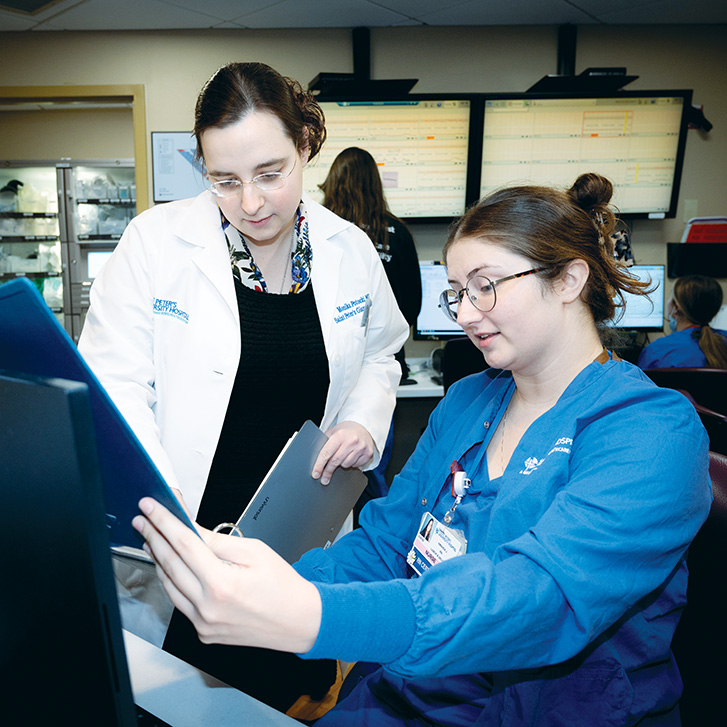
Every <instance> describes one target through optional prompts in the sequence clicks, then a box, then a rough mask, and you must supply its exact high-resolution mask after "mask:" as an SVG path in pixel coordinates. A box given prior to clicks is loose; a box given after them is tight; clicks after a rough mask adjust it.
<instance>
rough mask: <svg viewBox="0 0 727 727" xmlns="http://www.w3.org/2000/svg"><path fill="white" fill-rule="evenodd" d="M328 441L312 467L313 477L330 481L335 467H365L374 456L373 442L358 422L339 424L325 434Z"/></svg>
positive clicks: (325, 481)
mask: <svg viewBox="0 0 727 727" xmlns="http://www.w3.org/2000/svg"><path fill="white" fill-rule="evenodd" d="M326 435H327V436H328V441H327V442H326V444H325V445H324V447H323V449H322V450H321V451H320V454H319V455H318V459H317V460H316V462H315V464H314V465H313V477H315V478H316V479H317V478H318V477H320V478H321V484H324V485H327V484H328V483H329V482H330V481H331V477H332V476H333V473H334V472H335V471H336V468H337V467H346V468H352V467H365V466H366V465H367V464H368V463H369V462H370V461H371V458H372V457H373V456H374V440H373V438H372V437H371V435H370V434H369V433H368V430H367V429H366V428H365V427H364V426H362V425H361V424H359V423H358V422H341V423H340V424H336V426H335V427H331V428H330V429H329V430H328V431H327V432H326Z"/></svg>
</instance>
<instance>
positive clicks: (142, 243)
mask: <svg viewBox="0 0 727 727" xmlns="http://www.w3.org/2000/svg"><path fill="white" fill-rule="evenodd" d="M154 212H155V211H154V210H153V209H152V210H149V211H148V212H146V213H143V214H142V215H140V216H139V217H137V218H136V219H135V220H133V221H132V222H131V224H130V225H129V226H128V227H127V229H126V231H125V232H124V234H123V236H122V238H121V240H120V241H119V244H118V245H117V247H116V249H115V250H114V252H113V254H112V255H111V257H110V258H109V260H108V261H107V262H106V264H105V265H104V267H103V269H102V270H101V272H100V273H99V275H98V277H97V278H96V280H95V281H94V284H93V286H92V287H91V307H90V309H89V312H88V315H87V317H86V321H85V323H84V326H83V331H82V333H81V337H80V340H79V343H78V347H79V351H80V352H81V354H82V356H83V357H84V359H85V360H86V362H87V363H88V365H89V366H90V367H91V370H92V371H93V372H94V374H95V375H96V376H97V378H98V379H99V381H100V382H101V384H102V385H103V387H104V388H105V389H106V391H107V393H108V394H109V396H110V397H111V399H112V400H113V402H114V403H115V404H116V406H117V407H118V408H119V410H120V411H121V413H122V414H123V416H124V417H125V419H126V421H127V422H128V423H129V425H130V426H131V428H132V429H133V430H134V432H135V434H136V436H137V437H138V438H139V440H140V441H141V443H142V445H143V446H144V448H145V449H146V451H147V453H148V454H149V456H150V457H151V459H152V460H153V461H154V463H155V464H156V466H157V468H158V469H159V471H160V472H161V474H162V476H163V477H164V479H165V480H166V482H167V484H168V485H169V486H170V487H177V488H178V487H179V484H178V482H177V478H176V476H175V474H174V468H173V467H172V463H171V461H170V459H169V457H168V455H167V453H166V452H165V451H164V448H163V447H162V444H161V439H160V433H159V428H158V426H157V424H156V422H155V417H154V408H155V405H156V390H155V387H154V383H155V365H154V321H153V307H154V292H153V290H154V288H153V280H154V273H155V269H156V259H155V258H156V257H157V255H158V245H157V244H154V243H155V242H156V241H155V240H154V239H152V238H153V237H157V235H158V236H162V235H163V234H164V230H163V227H164V223H163V222H162V220H160V215H156V219H155V220H154V221H153V223H152V224H148V222H149V220H148V219H147V218H148V215H150V214H152V213H154ZM158 239H159V238H158V237H157V241H158Z"/></svg>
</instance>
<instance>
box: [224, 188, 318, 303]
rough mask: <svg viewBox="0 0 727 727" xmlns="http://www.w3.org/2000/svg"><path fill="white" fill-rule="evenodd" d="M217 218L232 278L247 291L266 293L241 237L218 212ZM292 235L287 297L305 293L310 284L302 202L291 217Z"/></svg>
mask: <svg viewBox="0 0 727 727" xmlns="http://www.w3.org/2000/svg"><path fill="white" fill-rule="evenodd" d="M220 217H221V218H222V230H223V232H224V233H225V238H226V239H227V249H228V250H229V253H230V264H231V265H232V274H233V275H234V276H235V277H236V278H237V279H238V280H239V281H240V282H241V283H242V284H243V285H245V286H247V287H248V288H252V289H253V290H258V291H262V292H265V293H269V292H270V291H269V289H268V284H267V283H266V282H265V278H263V274H262V271H261V270H260V268H259V267H258V266H257V265H256V264H255V260H254V259H253V256H252V253H251V252H250V248H249V247H248V244H247V241H246V240H245V238H244V237H243V236H242V233H241V232H240V231H239V230H238V229H237V228H235V227H233V226H232V225H231V224H230V223H229V221H228V220H227V218H226V217H225V216H224V214H223V213H222V210H220ZM293 232H294V239H293V245H292V251H291V271H292V274H293V284H292V285H291V286H290V289H289V290H288V293H300V292H301V291H302V290H305V288H306V287H307V285H308V283H309V282H310V272H311V262H312V260H313V252H312V250H311V244H310V237H309V235H308V212H307V210H306V208H305V204H304V203H303V202H302V201H301V203H300V205H299V206H298V209H297V210H296V213H295V222H294V224H293Z"/></svg>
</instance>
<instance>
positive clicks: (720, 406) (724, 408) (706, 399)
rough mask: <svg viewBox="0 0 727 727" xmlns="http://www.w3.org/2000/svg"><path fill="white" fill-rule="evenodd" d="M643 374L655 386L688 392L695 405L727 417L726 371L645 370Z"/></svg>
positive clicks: (687, 369) (696, 369)
mask: <svg viewBox="0 0 727 727" xmlns="http://www.w3.org/2000/svg"><path fill="white" fill-rule="evenodd" d="M644 373H645V374H646V375H647V376H648V377H649V378H650V379H651V380H652V381H653V382H654V383H655V384H656V385H657V386H662V387H664V388H666V389H683V390H684V391H688V392H689V393H690V394H691V396H692V398H693V399H694V401H696V402H697V404H700V405H701V406H704V407H707V408H708V409H711V410H712V411H715V412H719V413H720V414H724V415H726V416H727V369H708V368H671V369H645V370H644Z"/></svg>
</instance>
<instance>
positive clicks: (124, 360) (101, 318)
mask: <svg viewBox="0 0 727 727" xmlns="http://www.w3.org/2000/svg"><path fill="white" fill-rule="evenodd" d="M305 204H306V207H307V210H308V215H309V232H310V240H311V246H312V251H313V262H312V271H311V284H312V285H313V290H314V293H315V298H316V306H317V309H318V314H319V317H320V322H321V330H322V333H323V340H324V343H325V346H326V353H327V355H328V363H329V376H330V387H329V391H328V398H327V401H326V407H325V412H324V417H323V421H322V422H321V428H322V429H323V430H326V429H328V428H329V427H331V426H333V425H334V424H336V423H337V422H340V421H347V420H350V421H356V422H358V423H360V424H361V425H363V426H364V427H365V428H366V429H367V431H368V432H369V433H370V434H371V436H372V438H373V440H374V443H375V445H376V449H377V452H376V454H375V457H374V462H373V463H372V464H371V466H375V465H376V464H377V462H378V459H379V456H380V455H379V453H380V452H382V451H383V447H384V443H385V441H386V435H387V433H388V429H389V423H390V420H391V414H392V412H393V409H394V405H395V402H396V388H397V384H398V381H399V377H400V368H399V364H398V363H397V362H396V361H395V360H394V358H393V354H394V352H396V351H398V350H399V349H400V348H401V346H402V345H403V343H404V341H405V340H406V338H407V335H408V326H407V324H406V321H405V320H404V317H403V316H402V315H401V313H400V311H399V308H398V307H397V304H396V301H395V299H394V295H393V293H392V292H391V288H390V286H389V284H388V281H387V279H386V275H385V273H384V269H383V267H382V265H381V262H380V260H379V257H378V255H377V253H376V250H375V249H374V246H373V245H372V244H371V241H370V240H369V239H368V237H367V236H366V235H365V234H364V233H363V232H362V231H361V230H360V229H359V228H358V227H356V226H354V225H352V224H351V223H349V222H346V221H345V220H342V219H341V218H339V217H337V216H336V215H334V214H333V213H331V212H330V211H329V210H327V209H325V208H324V207H322V206H321V205H319V204H317V203H315V202H313V201H312V200H310V199H309V198H305ZM367 299H370V300H371V305H370V310H369V311H368V312H367V311H366V309H367V307H368V305H367V303H366V301H367ZM367 319H368V322H367V324H366V325H363V324H364V323H365V321H366V320H367ZM242 344H243V345H244V342H242ZM240 346H241V341H240V324H239V315H238V308H237V299H236V296H235V288H234V282H233V278H232V275H231V272H230V261H229V254H228V250H227V244H226V241H225V237H224V233H223V231H222V229H221V225H220V215H219V210H218V207H217V204H216V203H215V201H214V197H213V196H212V195H211V193H209V192H204V193H202V194H201V195H199V196H198V197H196V198H194V199H190V200H183V201H180V202H171V203H168V204H165V205H162V206H158V207H154V208H152V209H150V210H147V211H146V212H144V213H142V214H141V215H139V216H138V217H137V218H136V219H134V220H133V221H132V222H131V224H130V225H129V226H128V228H127V229H126V231H125V232H124V235H123V237H122V238H121V240H120V242H119V244H118V246H117V248H116V250H115V251H114V253H113V255H112V256H111V258H110V259H109V260H108V261H107V263H106V264H105V266H104V268H103V270H102V271H101V273H100V274H99V276H98V278H97V279H96V281H95V282H94V285H93V287H92V289H91V308H90V311H89V313H88V316H87V318H86V323H85V325H84V329H83V333H82V335H81V339H80V341H79V349H80V351H81V353H82V355H83V356H84V358H85V359H86V361H87V362H88V364H89V366H90V367H91V369H92V370H93V371H94V373H95V374H96V375H97V376H98V378H99V379H100V381H101V383H102V384H103V385H104V387H105V388H106V390H107V391H108V393H109V395H110V396H111V398H112V399H113V400H114V402H115V403H116V405H117V406H118V407H119V409H120V410H121V412H122V413H123V415H124V416H125V417H126V419H127V421H128V422H129V424H130V426H131V428H132V429H133V430H134V432H135V433H136V435H137V436H138V437H139V439H140V440H141V442H142V444H143V445H144V447H145V448H146V450H147V451H148V452H149V454H150V456H151V458H152V459H153V460H154V462H155V463H156V465H157V467H158V468H159V470H160V471H161V473H162V474H163V476H164V478H165V479H166V481H167V482H168V483H169V484H170V485H171V486H173V487H178V488H179V489H180V490H181V492H182V494H183V496H184V499H185V502H186V504H187V506H188V507H189V509H190V511H191V512H192V515H193V516H196V513H197V511H198V508H199V504H200V501H201V499H202V493H203V490H204V486H205V483H206V481H207V475H208V473H209V470H210V466H211V464H212V458H213V456H214V453H215V449H216V447H217V442H218V439H219V435H220V431H221V429H222V424H223V421H224V418H225V413H226V411H227V405H228V402H229V398H230V393H231V391H232V386H233V383H234V380H235V374H236V372H237V366H238V363H239V358H240ZM261 365H264V362H261ZM240 447H241V452H242V453H243V454H244V453H245V443H244V442H241V443H240ZM249 454H250V456H254V453H249Z"/></svg>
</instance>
